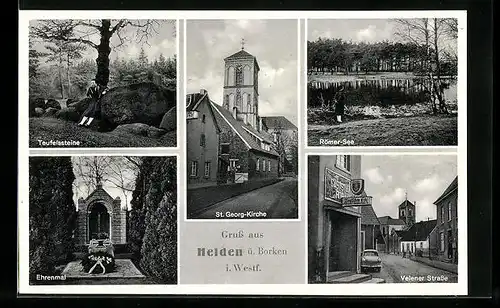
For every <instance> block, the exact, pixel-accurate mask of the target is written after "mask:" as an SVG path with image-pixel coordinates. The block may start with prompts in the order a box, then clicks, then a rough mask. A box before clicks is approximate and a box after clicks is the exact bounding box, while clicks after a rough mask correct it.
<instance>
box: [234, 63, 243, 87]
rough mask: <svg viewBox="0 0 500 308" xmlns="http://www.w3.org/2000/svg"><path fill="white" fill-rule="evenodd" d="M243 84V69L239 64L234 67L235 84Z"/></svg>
mask: <svg viewBox="0 0 500 308" xmlns="http://www.w3.org/2000/svg"><path fill="white" fill-rule="evenodd" d="M242 84H243V69H242V68H241V66H238V67H237V68H236V85H237V86H239V85H242Z"/></svg>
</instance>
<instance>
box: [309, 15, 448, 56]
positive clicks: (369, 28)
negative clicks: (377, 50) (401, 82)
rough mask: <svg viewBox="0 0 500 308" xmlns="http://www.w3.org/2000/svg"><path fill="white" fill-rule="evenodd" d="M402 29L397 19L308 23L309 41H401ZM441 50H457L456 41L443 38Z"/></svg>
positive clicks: (330, 20)
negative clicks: (322, 39)
mask: <svg viewBox="0 0 500 308" xmlns="http://www.w3.org/2000/svg"><path fill="white" fill-rule="evenodd" d="M398 29H401V28H400V26H399V25H398V24H397V22H396V20H395V19H313V20H308V21H307V39H308V40H309V41H314V40H317V39H318V38H320V37H322V38H341V39H343V40H345V41H352V42H365V43H376V42H381V41H384V40H387V41H393V42H395V41H400V38H399V37H398V36H396V35H395V34H394V33H395V32H396V31H397V30H398ZM438 44H439V45H438V46H440V48H445V49H447V50H455V49H456V48H457V47H456V40H453V39H447V38H446V37H444V36H441V37H440V39H439V43H438Z"/></svg>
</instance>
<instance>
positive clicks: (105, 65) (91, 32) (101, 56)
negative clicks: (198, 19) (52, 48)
mask: <svg viewBox="0 0 500 308" xmlns="http://www.w3.org/2000/svg"><path fill="white" fill-rule="evenodd" d="M167 22H170V23H172V25H174V27H175V21H174V20H172V21H167ZM160 24H161V21H159V20H149V19H144V20H129V19H118V20H112V19H98V20H78V19H66V20H40V21H38V23H37V24H35V25H33V26H31V33H33V35H34V36H35V37H37V38H39V39H42V40H44V41H48V42H56V41H62V42H66V43H74V44H82V45H86V46H89V47H91V48H94V49H95V50H96V51H97V59H96V64H97V73H96V82H98V83H99V84H102V85H104V86H106V85H107V84H108V82H109V55H110V53H111V50H112V49H115V48H119V47H121V46H123V45H126V44H127V43H129V42H132V41H135V42H137V43H140V44H149V43H148V40H149V39H150V38H151V36H152V35H153V34H155V33H158V27H159V26H160ZM128 28H133V29H135V31H126V29H128ZM131 33H133V34H131ZM112 37H117V38H118V44H116V45H114V46H113V45H112V43H111V38H112Z"/></svg>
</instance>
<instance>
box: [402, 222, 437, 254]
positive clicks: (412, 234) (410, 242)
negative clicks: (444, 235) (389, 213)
mask: <svg viewBox="0 0 500 308" xmlns="http://www.w3.org/2000/svg"><path fill="white" fill-rule="evenodd" d="M435 227H436V220H435V219H434V220H427V221H420V222H417V223H415V224H413V225H412V226H411V227H410V228H409V229H408V230H405V231H403V232H401V233H400V234H399V236H400V239H399V245H400V247H399V252H400V253H403V252H405V253H407V254H411V255H415V254H417V255H418V254H420V256H424V255H425V256H428V254H429V246H430V235H431V232H432V230H434V228H435Z"/></svg>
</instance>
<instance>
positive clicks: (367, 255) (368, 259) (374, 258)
mask: <svg viewBox="0 0 500 308" xmlns="http://www.w3.org/2000/svg"><path fill="white" fill-rule="evenodd" d="M381 269H382V260H381V259H380V256H379V255H378V251H376V250H375V249H365V250H364V251H363V253H362V254H361V270H362V271H368V270H375V271H377V272H380V270H381Z"/></svg>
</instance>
